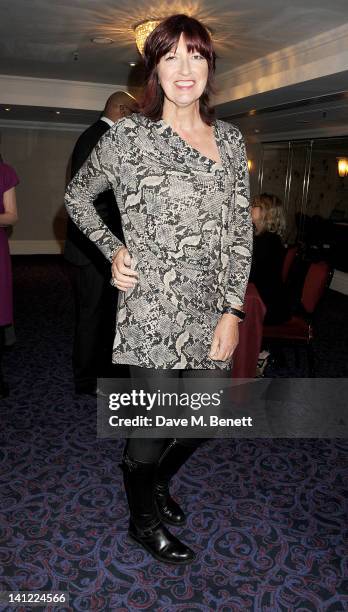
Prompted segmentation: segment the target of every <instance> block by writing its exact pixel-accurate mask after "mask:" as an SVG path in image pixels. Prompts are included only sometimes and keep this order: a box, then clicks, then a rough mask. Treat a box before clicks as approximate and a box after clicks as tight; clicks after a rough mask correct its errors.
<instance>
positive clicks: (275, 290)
mask: <svg viewBox="0 0 348 612" xmlns="http://www.w3.org/2000/svg"><path fill="white" fill-rule="evenodd" d="M251 217H252V221H253V225H254V248H253V258H252V265H251V272H250V278H249V280H250V282H252V283H254V284H255V285H256V288H257V290H258V292H259V294H260V296H261V298H262V300H263V302H264V304H265V306H266V308H267V313H266V316H265V323H267V324H277V323H283V322H285V321H287V320H288V319H289V318H290V302H289V298H288V295H287V291H286V288H285V286H284V283H283V280H282V269H283V263H284V257H285V253H286V249H285V246H284V242H283V240H284V235H285V226H286V224H285V216H284V210H283V206H282V202H281V200H280V199H279V198H278V197H277V196H276V195H272V194H268V193H262V194H261V195H259V196H255V197H254V199H253V201H252V206H251Z"/></svg>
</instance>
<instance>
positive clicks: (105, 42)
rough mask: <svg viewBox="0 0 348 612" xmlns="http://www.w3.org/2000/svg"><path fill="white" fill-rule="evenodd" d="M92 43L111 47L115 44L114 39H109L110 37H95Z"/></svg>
mask: <svg viewBox="0 0 348 612" xmlns="http://www.w3.org/2000/svg"><path fill="white" fill-rule="evenodd" d="M91 42H93V43H95V44H96V45H111V43H113V42H115V41H114V40H112V38H108V36H95V37H94V38H91Z"/></svg>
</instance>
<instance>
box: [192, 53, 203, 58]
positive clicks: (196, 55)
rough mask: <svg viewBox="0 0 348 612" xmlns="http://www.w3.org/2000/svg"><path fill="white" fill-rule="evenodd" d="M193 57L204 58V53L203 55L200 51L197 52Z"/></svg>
mask: <svg viewBox="0 0 348 612" xmlns="http://www.w3.org/2000/svg"><path fill="white" fill-rule="evenodd" d="M192 57H193V58H194V59H204V57H203V55H201V54H200V53H195V54H194V55H193V56H192Z"/></svg>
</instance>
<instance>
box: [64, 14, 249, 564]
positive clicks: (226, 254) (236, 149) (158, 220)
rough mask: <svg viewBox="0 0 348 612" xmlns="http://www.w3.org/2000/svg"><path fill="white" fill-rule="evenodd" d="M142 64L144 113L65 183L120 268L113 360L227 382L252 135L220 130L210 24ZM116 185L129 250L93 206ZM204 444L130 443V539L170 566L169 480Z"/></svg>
mask: <svg viewBox="0 0 348 612" xmlns="http://www.w3.org/2000/svg"><path fill="white" fill-rule="evenodd" d="M144 56H145V66H146V69H147V73H148V78H147V85H146V88H145V91H144V102H143V105H142V108H141V112H140V113H139V114H133V115H131V116H130V117H128V118H125V119H121V120H120V121H118V122H117V123H116V124H115V126H114V127H112V128H111V129H110V130H109V131H108V132H107V134H106V135H105V136H103V138H102V140H101V141H100V142H99V144H98V145H97V146H96V148H95V150H94V151H93V153H92V155H91V157H90V159H89V160H88V162H87V164H86V165H85V166H84V167H83V168H82V169H81V171H80V173H79V174H78V175H77V176H76V177H75V179H74V180H73V181H72V183H71V184H70V185H69V186H68V190H67V195H66V205H67V209H68V212H69V214H70V215H71V216H72V218H73V220H74V221H75V223H76V224H77V225H78V226H79V227H80V228H81V229H82V231H83V232H84V233H85V234H86V235H87V236H89V238H90V239H91V240H94V241H95V242H96V244H97V245H98V246H99V248H100V249H101V250H102V251H103V253H104V254H105V256H106V257H107V258H108V259H109V261H110V262H111V263H112V275H113V282H114V284H115V286H116V287H118V289H120V300H119V304H118V313H117V323H116V328H117V329H116V337H115V343H114V351H113V361H114V363H125V364H129V365H130V371H131V376H132V377H139V376H140V377H141V376H142V377H144V378H148V377H149V376H157V377H158V376H163V377H175V376H177V375H178V374H179V373H180V374H181V375H182V376H185V375H188V376H190V377H193V376H195V377H196V376H201V377H202V376H204V377H206V376H214V377H218V376H224V377H227V376H230V375H231V373H230V369H231V357H232V354H233V351H234V349H235V347H236V345H237V342H238V322H239V321H240V320H242V318H243V317H244V313H243V311H242V308H243V300H244V292H245V288H246V284H247V281H248V275H249V269H250V259H251V243H252V229H251V221H250V215H249V202H248V197H249V192H248V189H249V185H248V171H247V162H246V156H245V147H244V143H243V139H242V136H241V134H240V132H239V130H238V129H237V128H235V127H233V126H232V125H230V124H227V123H223V122H222V121H214V115H213V110H212V109H211V107H210V105H209V93H210V91H211V86H212V76H213V73H214V70H215V53H214V49H213V46H212V41H211V38H210V36H209V34H208V32H207V30H206V29H205V28H204V27H203V26H202V24H201V23H199V22H198V21H197V20H195V19H193V18H191V17H187V16H186V15H174V16H172V17H169V18H167V19H166V20H165V21H163V22H162V23H161V24H160V25H159V26H158V27H157V28H156V29H155V30H154V31H153V32H152V34H151V35H150V36H149V37H148V39H147V42H146V45H145V50H144ZM109 185H111V186H112V187H113V189H114V191H115V194H116V200H117V203H118V205H119V208H120V212H121V217H122V226H123V232H124V235H125V242H126V246H125V245H123V244H122V243H120V241H119V240H117V238H115V236H113V235H112V234H111V233H110V232H109V231H108V230H107V228H106V227H105V225H104V224H103V223H102V222H101V220H100V219H99V218H98V216H97V215H96V214H95V211H94V209H93V206H92V201H93V198H94V197H95V195H96V194H97V193H98V192H100V191H102V190H103V189H106V188H107V187H108V186H109ZM198 443H199V440H197V439H196V440H188V439H185V440H167V441H164V440H163V439H157V440H155V439H154V440H149V439H129V440H128V441H127V444H126V449H125V454H124V458H123V464H122V468H123V473H124V482H125V488H126V493H127V497H128V502H129V506H130V516H131V520H130V529H129V534H130V535H131V537H132V538H133V539H135V540H136V541H137V542H139V543H140V544H142V546H144V548H146V549H147V550H148V551H149V552H150V553H151V554H152V555H153V556H155V557H156V558H157V559H159V560H161V561H166V562H170V563H190V562H191V561H192V560H193V559H194V553H193V551H192V550H190V549H189V548H188V547H187V546H185V545H184V544H182V543H181V542H180V541H179V540H178V539H177V538H175V537H174V536H173V535H172V534H171V533H170V531H169V530H168V529H167V528H166V527H165V526H164V525H163V522H162V521H165V522H169V523H170V524H174V525H181V524H183V523H184V521H185V515H184V513H183V511H182V510H181V508H180V507H179V506H178V504H176V502H175V501H174V500H173V499H172V498H171V497H170V494H169V480H170V478H172V476H173V475H174V474H175V473H176V472H177V470H178V469H179V468H180V467H181V466H182V465H183V464H184V462H185V461H186V460H187V459H188V457H189V456H190V455H191V454H192V453H193V452H194V450H195V448H196V447H197V445H198Z"/></svg>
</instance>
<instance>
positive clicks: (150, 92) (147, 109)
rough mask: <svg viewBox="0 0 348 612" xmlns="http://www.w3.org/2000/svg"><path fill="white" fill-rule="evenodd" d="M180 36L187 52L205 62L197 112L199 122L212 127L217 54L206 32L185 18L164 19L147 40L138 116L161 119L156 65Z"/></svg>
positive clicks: (160, 98) (160, 93)
mask: <svg viewBox="0 0 348 612" xmlns="http://www.w3.org/2000/svg"><path fill="white" fill-rule="evenodd" d="M181 34H183V35H184V38H185V42H186V46H187V50H188V52H189V53H192V52H193V51H197V52H198V53H200V54H201V55H202V56H203V57H204V58H205V59H206V60H207V62H208V80H207V84H206V87H205V89H204V92H203V93H202V95H201V97H200V99H199V110H200V115H201V118H202V120H203V121H204V122H205V123H207V124H208V125H211V124H212V122H213V120H214V109H213V108H212V107H211V106H210V99H209V98H210V95H211V94H212V93H213V91H214V90H213V75H214V72H215V61H216V54H215V51H214V48H213V43H212V40H211V37H210V34H209V32H208V31H207V30H206V28H205V27H204V26H203V25H202V24H201V23H200V22H199V21H198V20H197V19H194V18H193V17H189V16H188V15H172V16H171V17H167V18H166V19H165V20H164V21H162V22H161V23H160V24H159V25H158V26H157V28H155V29H154V30H153V31H152V32H151V34H150V35H149V36H148V38H147V40H146V43H145V47H144V62H145V69H146V73H147V78H146V84H145V89H144V93H143V97H142V101H141V103H140V112H141V113H143V115H145V116H146V117H149V119H153V120H154V121H158V120H159V119H161V117H162V111H163V102H164V94H163V90H162V87H161V86H160V84H159V82H158V77H157V64H158V62H159V61H160V59H161V57H163V55H165V54H166V53H168V52H169V51H170V50H171V49H172V48H173V47H174V48H176V46H177V44H178V42H179V38H180V36H181Z"/></svg>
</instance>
